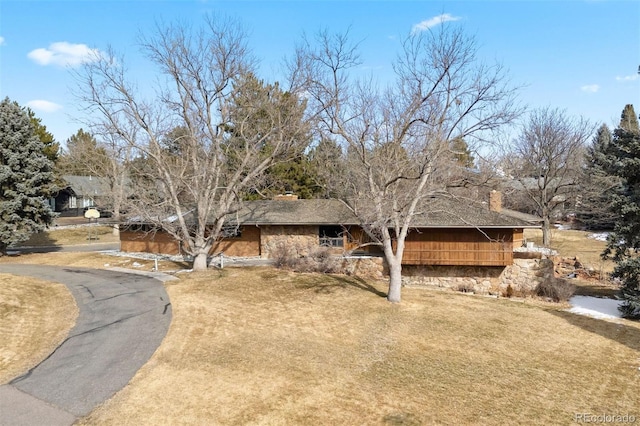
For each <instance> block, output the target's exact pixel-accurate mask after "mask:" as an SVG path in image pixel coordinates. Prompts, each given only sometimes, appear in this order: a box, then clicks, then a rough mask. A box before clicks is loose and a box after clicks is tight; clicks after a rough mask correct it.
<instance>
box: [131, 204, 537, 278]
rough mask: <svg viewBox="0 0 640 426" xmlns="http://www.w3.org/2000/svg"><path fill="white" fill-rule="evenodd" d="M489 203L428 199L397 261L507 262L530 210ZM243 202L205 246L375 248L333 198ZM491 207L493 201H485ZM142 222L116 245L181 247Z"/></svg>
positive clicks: (232, 250) (253, 252)
mask: <svg viewBox="0 0 640 426" xmlns="http://www.w3.org/2000/svg"><path fill="white" fill-rule="evenodd" d="M492 197H493V199H492V200H491V201H490V203H488V204H487V203H472V202H469V201H461V200H457V199H452V198H439V199H434V200H432V201H430V202H429V213H428V214H427V213H425V214H422V215H417V216H415V217H414V218H413V222H412V229H411V231H410V233H409V234H408V236H407V238H406V244H405V251H404V256H403V262H402V263H403V265H421V266H425V265H433V266H435V265H451V266H453V265H466V266H506V265H511V264H512V263H513V253H514V251H513V249H514V248H515V247H520V246H522V245H523V229H524V228H537V227H539V225H538V224H537V223H535V222H534V221H532V217H531V216H527V215H522V214H518V213H516V212H511V211H506V210H502V208H501V200H500V193H497V192H493V193H492ZM282 198H286V197H281V198H280V199H275V200H260V201H247V202H245V203H244V205H243V207H242V209H241V210H240V211H239V212H237V213H236V214H234V215H232V216H231V217H230V218H229V220H228V227H227V228H226V229H225V232H226V234H227V235H226V236H225V237H224V238H223V239H221V240H220V241H219V242H217V244H215V245H214V247H213V248H212V251H211V253H212V254H214V253H219V252H224V254H225V255H228V256H260V257H263V258H271V257H274V253H275V252H276V250H277V249H278V246H279V245H283V244H284V245H286V246H287V247H289V248H292V249H293V250H295V251H297V254H298V255H299V256H305V255H307V254H308V252H309V251H310V250H313V248H315V247H319V246H326V247H330V248H331V249H332V251H334V252H336V253H345V254H361V255H365V254H369V255H377V256H379V255H381V249H380V247H378V246H376V245H372V244H370V243H369V239H368V238H367V236H366V234H365V232H364V231H363V229H362V228H361V227H360V226H359V221H358V220H357V218H356V217H355V216H354V215H353V213H352V212H351V211H350V210H349V209H348V208H347V207H346V206H345V205H344V204H343V203H342V202H340V201H338V200H325V199H315V200H298V199H296V197H295V196H293V197H290V200H287V199H282ZM490 207H491V208H490ZM151 231H152V230H151V229H150V228H149V227H148V226H147V225H144V224H139V223H137V224H136V223H129V224H128V225H127V226H126V227H125V229H124V230H122V231H121V233H120V240H121V250H122V251H129V252H151V253H162V254H181V253H182V250H181V246H180V243H179V242H178V241H176V240H175V239H173V238H172V237H171V236H169V235H168V234H166V233H165V232H162V231H156V232H151Z"/></svg>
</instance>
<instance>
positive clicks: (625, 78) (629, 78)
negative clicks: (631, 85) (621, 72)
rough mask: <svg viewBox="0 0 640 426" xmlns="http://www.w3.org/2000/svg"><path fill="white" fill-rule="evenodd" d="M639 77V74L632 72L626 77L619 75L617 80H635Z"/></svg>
mask: <svg viewBox="0 0 640 426" xmlns="http://www.w3.org/2000/svg"><path fill="white" fill-rule="evenodd" d="M639 71H640V70H639ZM639 77H640V75H639V74H631V75H625V76H624V77H620V76H617V77H616V80H617V81H634V80H637V79H638V78H639Z"/></svg>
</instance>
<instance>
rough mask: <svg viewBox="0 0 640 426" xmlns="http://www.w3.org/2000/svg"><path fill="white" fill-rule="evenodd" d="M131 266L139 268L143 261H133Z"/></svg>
mask: <svg viewBox="0 0 640 426" xmlns="http://www.w3.org/2000/svg"><path fill="white" fill-rule="evenodd" d="M131 266H133V267H134V268H139V267H141V266H142V264H141V263H138V262H133V263H132V264H131Z"/></svg>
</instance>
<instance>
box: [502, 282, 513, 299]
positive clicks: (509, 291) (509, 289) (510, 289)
mask: <svg viewBox="0 0 640 426" xmlns="http://www.w3.org/2000/svg"><path fill="white" fill-rule="evenodd" d="M502 297H513V287H511V284H509V285H507V288H506V289H505V290H504V292H503V293H502Z"/></svg>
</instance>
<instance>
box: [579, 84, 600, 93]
mask: <svg viewBox="0 0 640 426" xmlns="http://www.w3.org/2000/svg"><path fill="white" fill-rule="evenodd" d="M580 90H582V91H583V92H587V93H596V92H597V91H598V90H600V86H599V85H597V84H587V85H585V86H582V87H581V88H580Z"/></svg>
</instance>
